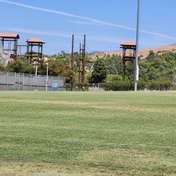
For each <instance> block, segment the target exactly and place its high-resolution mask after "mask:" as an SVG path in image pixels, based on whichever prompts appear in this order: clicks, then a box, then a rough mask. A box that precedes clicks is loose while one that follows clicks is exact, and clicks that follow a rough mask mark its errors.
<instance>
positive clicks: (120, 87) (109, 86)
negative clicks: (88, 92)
mask: <svg viewBox="0 0 176 176" xmlns="http://www.w3.org/2000/svg"><path fill="white" fill-rule="evenodd" d="M100 87H101V88H103V89H104V90H106V91H108V90H113V91H129V90H134V82H130V81H116V82H110V83H101V84H100ZM171 87H172V82H170V81H151V82H150V83H147V82H144V81H138V85H137V89H138V90H144V89H148V90H169V89H170V88H171Z"/></svg>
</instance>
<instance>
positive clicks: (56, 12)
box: [0, 0, 176, 40]
mask: <svg viewBox="0 0 176 176" xmlns="http://www.w3.org/2000/svg"><path fill="white" fill-rule="evenodd" d="M0 2H4V3H8V4H13V5H16V6H21V7H25V8H28V9H33V10H37V11H43V12H47V13H53V14H58V15H63V16H68V17H72V18H77V19H82V20H87V21H91V22H93V23H97V24H102V25H106V26H113V27H117V28H121V29H126V30H131V31H136V29H134V28H131V27H127V26H122V25H118V24H114V23H109V22H105V21H101V20H97V19H94V18H89V17H84V16H79V15H74V14H71V13H66V12H61V11H56V10H50V9H45V8H40V7H34V6H30V5H26V4H21V3H17V2H12V1H7V0H0ZM140 32H142V33H146V34H151V35H155V36H160V37H165V38H170V39H173V40H176V37H172V36H169V35H165V34H161V33H157V32H150V31H145V30H140Z"/></svg>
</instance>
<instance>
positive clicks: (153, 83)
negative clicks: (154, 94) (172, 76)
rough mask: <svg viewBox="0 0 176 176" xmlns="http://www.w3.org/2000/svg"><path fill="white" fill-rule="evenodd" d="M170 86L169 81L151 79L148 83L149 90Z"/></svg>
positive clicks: (166, 88) (169, 87)
mask: <svg viewBox="0 0 176 176" xmlns="http://www.w3.org/2000/svg"><path fill="white" fill-rule="evenodd" d="M171 87H172V82H171V81H151V82H150V83H149V84H148V88H149V90H169V89H171Z"/></svg>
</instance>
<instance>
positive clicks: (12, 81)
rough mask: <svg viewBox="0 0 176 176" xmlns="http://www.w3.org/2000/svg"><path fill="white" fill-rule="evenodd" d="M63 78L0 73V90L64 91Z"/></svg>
mask: <svg viewBox="0 0 176 176" xmlns="http://www.w3.org/2000/svg"><path fill="white" fill-rule="evenodd" d="M64 84H65V77H60V76H48V79H47V76H43V75H38V76H36V75H32V74H31V75H29V74H24V73H13V72H6V73H5V72H0V90H39V91H44V90H48V91H54V90H56V91H58V90H65V88H64Z"/></svg>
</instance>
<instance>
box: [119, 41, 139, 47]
mask: <svg viewBox="0 0 176 176" xmlns="http://www.w3.org/2000/svg"><path fill="white" fill-rule="evenodd" d="M120 45H121V46H136V44H135V43H133V42H132V41H130V40H129V41H127V42H124V43H122V44H120Z"/></svg>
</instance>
